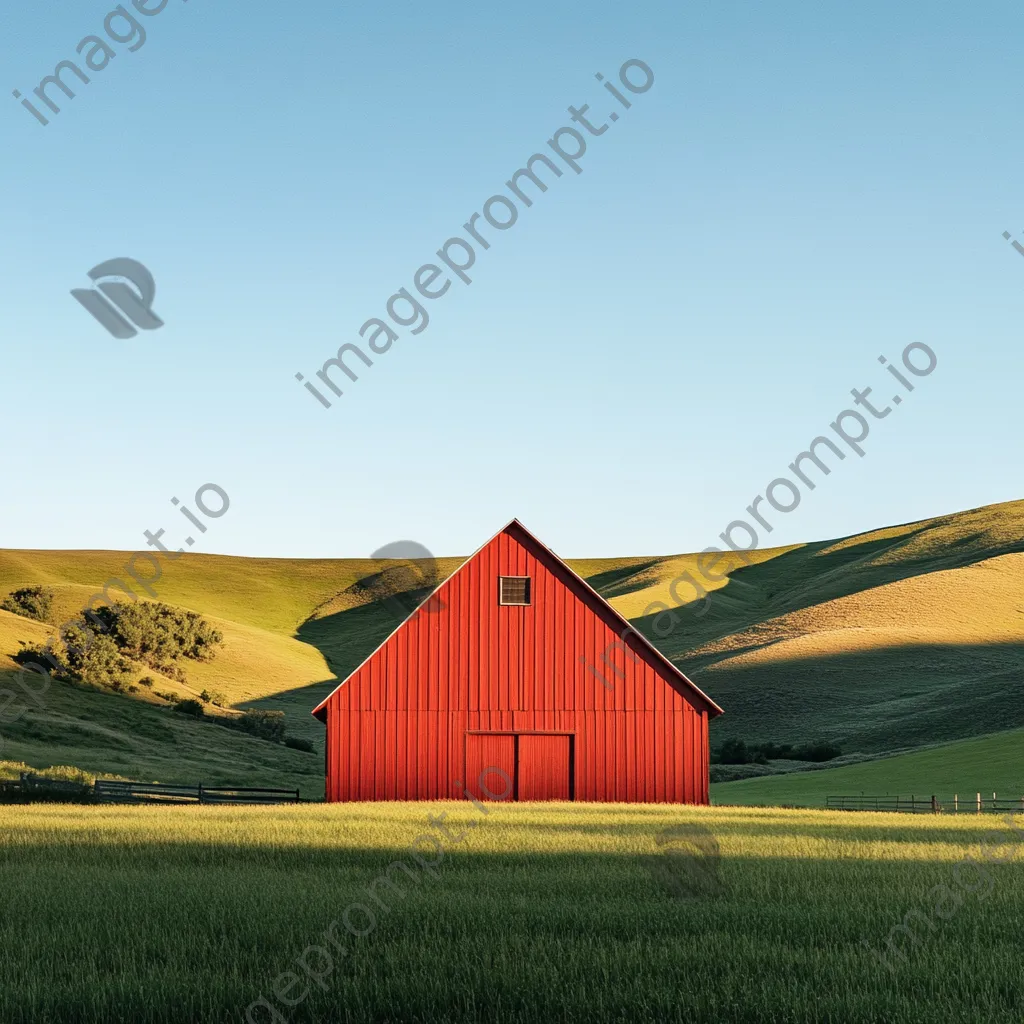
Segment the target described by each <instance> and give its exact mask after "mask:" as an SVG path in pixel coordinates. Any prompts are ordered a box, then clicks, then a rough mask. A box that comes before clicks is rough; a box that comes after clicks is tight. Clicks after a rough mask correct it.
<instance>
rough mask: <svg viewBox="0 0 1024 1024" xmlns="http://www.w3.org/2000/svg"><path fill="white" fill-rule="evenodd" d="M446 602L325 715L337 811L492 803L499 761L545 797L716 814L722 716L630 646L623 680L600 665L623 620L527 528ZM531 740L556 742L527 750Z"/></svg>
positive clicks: (618, 659)
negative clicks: (712, 724) (710, 805)
mask: <svg viewBox="0 0 1024 1024" xmlns="http://www.w3.org/2000/svg"><path fill="white" fill-rule="evenodd" d="M499 576H529V577H530V578H531V590H532V595H531V604H530V605H528V606H501V605H499V604H498V577H499ZM438 600H439V601H440V604H441V605H442V606H443V607H442V608H441V609H440V610H438V611H435V612H430V611H427V610H426V609H421V610H420V611H419V612H417V613H416V615H415V616H413V617H412V618H411V619H409V620H407V621H406V622H405V623H404V624H403V626H402V627H401V628H399V629H398V630H397V631H396V632H395V633H394V634H393V635H392V636H391V637H390V638H389V639H388V640H387V641H386V642H385V643H384V644H383V645H382V646H381V647H380V648H379V649H378V650H377V651H376V652H375V653H374V654H373V655H372V656H371V657H370V658H368V659H367V661H365V662H364V663H363V664H362V665H361V666H360V668H358V669H357V670H356V671H355V672H354V673H353V674H352V675H351V676H350V677H349V678H348V680H347V681H346V682H345V683H344V684H343V685H341V686H339V687H338V689H336V690H335V691H334V693H332V694H331V696H330V697H328V698H327V700H326V701H324V703H323V704H322V705H321V706H320V707H319V708H317V710H316V711H315V712H314V714H316V715H317V717H318V718H320V719H321V720H324V721H326V722H327V799H328V800H436V799H465V796H466V791H467V790H468V791H469V793H470V794H471V795H474V796H480V795H482V796H484V797H486V796H487V795H488V794H487V793H483V794H481V791H480V785H479V782H480V781H481V780H479V778H478V777H479V773H480V771H481V770H482V769H483V768H485V767H490V766H492V765H493V766H496V767H498V768H501V770H502V771H504V772H506V773H508V774H509V775H511V776H512V777H513V781H515V782H517V783H518V784H519V785H522V786H523V787H524V789H525V791H527V792H528V793H529V794H532V796H531V797H530V798H533V799H562V798H565V797H563V796H562V795H561V794H562V793H563V791H564V790H565V789H566V788H567V787H571V789H572V796H573V798H574V799H576V800H597V801H630V802H675V803H707V802H708V717H709V714H710V715H711V716H713V715H715V714H717V713H718V711H719V709H718V708H717V707H716V706H715V705H714V704H712V703H711V702H710V701H709V700H707V698H705V697H703V695H702V694H701V693H700V691H699V690H697V689H696V688H694V687H692V684H689V685H687V684H688V681H686V680H685V679H684V680H681V679H680V677H679V676H678V675H677V674H676V673H674V672H673V671H672V670H671V669H670V668H669V667H668V666H666V665H665V664H664V662H663V661H662V660H661V659H660V658H659V657H658V656H657V655H655V654H654V653H653V652H651V651H648V650H647V649H646V648H645V646H644V645H643V644H640V643H637V642H636V641H635V640H632V639H631V640H630V647H631V650H632V651H633V652H634V654H635V659H634V658H633V657H629V656H627V655H625V654H624V653H623V652H621V651H616V650H614V649H613V650H612V651H611V652H610V653H609V657H610V658H612V659H613V660H614V664H615V665H616V666H618V667H619V670H620V671H621V673H622V678H619V676H618V675H616V674H615V672H614V671H613V670H612V669H610V668H609V667H608V666H607V665H606V664H605V663H604V662H602V661H601V656H602V655H603V654H605V653H606V652H607V651H608V649H609V645H611V644H613V643H615V642H616V641H617V640H618V636H619V634H621V632H622V630H623V628H624V627H623V623H622V622H621V621H620V620H619V619H618V617H617V616H616V615H615V614H614V613H613V612H611V610H610V609H608V607H607V606H606V605H605V604H604V602H603V601H602V600H601V599H600V598H598V597H597V596H596V595H594V594H593V593H592V592H591V591H590V590H589V588H587V587H586V586H585V585H583V584H581V583H580V582H579V580H578V579H577V578H576V577H575V576H574V575H573V574H572V573H571V572H570V571H569V570H568V569H567V568H566V567H565V566H564V565H563V564H562V563H561V562H560V561H559V560H558V559H557V558H556V557H555V556H553V555H552V554H551V553H550V552H548V551H547V550H546V549H545V548H544V547H543V546H542V545H540V544H539V543H538V542H537V541H535V540H534V538H533V537H532V536H531V535H530V534H529V533H528V532H527V531H526V530H525V529H523V528H522V527H521V526H519V524H518V523H516V522H513V523H512V524H510V525H509V526H508V527H506V528H505V529H504V530H503V531H502V532H501V533H499V534H498V535H497V536H496V537H494V538H493V539H492V540H491V541H490V542H489V543H488V544H487V545H486V546H485V547H484V548H482V549H481V550H480V551H478V552H477V554H476V555H474V556H473V558H472V559H470V560H469V561H468V562H466V563H465V564H464V565H463V566H462V567H461V568H460V569H459V570H458V571H457V572H456V573H454V574H453V575H452V576H451V577H450V578H449V579H448V580H447V581H446V582H445V583H444V584H443V585H442V586H441V588H440V589H439V590H438V591H437V593H436V596H435V599H434V602H437V601H438ZM434 602H432V603H434ZM435 607H436V604H435ZM581 658H586V659H587V661H588V662H589V663H590V664H591V665H596V666H599V667H600V669H601V671H602V672H603V674H604V677H605V679H606V680H607V681H608V683H610V684H612V685H611V688H610V689H608V688H606V687H605V686H604V685H602V683H601V682H600V680H598V679H597V678H595V676H594V675H593V674H591V673H590V672H588V671H587V670H586V668H585V667H584V665H583V664H582V663H581ZM480 734H506V735H504V736H501V735H489V736H484V737H481V735H480ZM529 734H540V735H542V736H543V734H547V735H548V737H549V738H548V739H546V740H545V739H540V740H532V739H528V740H525V743H524V737H525V736H527V735H529ZM517 736H518V739H516V737H517ZM559 736H560V737H562V738H555V737H559ZM570 738H571V742H570ZM513 741H514V742H513ZM563 758H568V759H569V761H570V762H571V764H563ZM484 761H487V762H488V763H487V764H484V763H483V762H484ZM570 769H571V771H570ZM482 781H483V785H484V786H485V787H486V789H487V790H490V792H491V793H492V794H502V793H503V791H504V790H505V789H506V788H507V787H506V786H505V783H504V782H503V781H502V777H501V775H499V774H493V773H492V774H491V775H489V776H488V777H487V778H485V779H483V780H482ZM514 795H515V793H514V792H509V793H508V794H507V795H506V796H505V798H506V799H513V798H514ZM520 798H521V799H526V798H527V796H526V795H523V796H521V797H520Z"/></svg>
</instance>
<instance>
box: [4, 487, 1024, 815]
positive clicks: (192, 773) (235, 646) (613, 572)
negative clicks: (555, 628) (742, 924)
mask: <svg viewBox="0 0 1024 1024" xmlns="http://www.w3.org/2000/svg"><path fill="white" fill-rule="evenodd" d="M126 557H127V555H126V554H125V553H123V552H113V551H26V550H0V598H2V597H3V596H5V595H6V594H7V593H9V592H10V591H12V590H14V589H17V588H19V587H24V586H33V585H44V586H46V587H48V588H49V589H51V590H52V591H53V592H54V594H55V602H54V603H55V607H54V611H53V614H52V616H51V618H52V619H53V623H51V624H50V625H49V626H48V625H44V624H41V623H37V622H33V621H31V620H28V619H24V618H21V617H19V616H16V615H13V614H10V613H8V612H2V611H0V686H2V685H3V682H4V677H5V676H6V677H7V678H8V679H9V678H10V677H11V675H12V673H13V672H14V671H15V670H16V665H15V663H14V662H13V660H12V657H13V656H14V655H16V654H17V652H18V650H19V649H20V648H21V647H22V646H32V645H34V644H37V643H39V642H41V641H42V640H43V639H44V638H45V636H46V634H47V632H48V631H49V630H50V629H52V626H53V625H55V624H56V623H58V622H62V621H65V620H66V619H68V618H71V617H73V616H74V615H75V614H76V613H77V612H78V611H79V610H80V609H81V607H82V605H83V604H84V603H85V601H86V600H87V599H88V598H89V596H90V595H91V594H93V593H94V592H95V591H96V590H97V589H98V587H99V585H100V584H101V582H102V581H103V580H106V579H108V578H109V577H111V576H119V575H121V574H122V567H123V565H124V562H125V560H126ZM461 561H462V559H461V558H447V559H439V560H438V569H439V571H440V573H441V576H442V578H443V577H444V576H445V575H447V574H448V573H450V572H451V571H453V570H454V569H455V568H456V567H457V566H458V565H459V564H460V563H461ZM751 562H752V564H750V565H739V566H738V567H734V568H733V569H732V571H731V572H729V574H728V576H727V577H726V578H725V579H724V580H723V581H722V582H721V583H720V584H718V586H717V589H716V590H715V593H714V595H713V598H712V600H711V601H710V604H709V609H708V611H707V613H706V614H704V615H698V614H697V613H698V610H699V609H698V606H697V605H696V604H689V605H684V606H683V607H681V608H677V609H675V615H676V616H677V617H678V624H677V625H676V627H675V628H674V630H673V631H672V632H671V633H670V634H669V635H668V636H660V637H659V636H658V635H656V633H655V630H654V622H655V617H654V616H653V615H645V611H646V610H649V609H650V607H651V605H652V602H663V603H664V604H665V605H668V606H670V607H674V606H675V605H676V601H675V600H674V599H673V597H672V596H671V595H670V585H671V582H672V580H673V579H675V578H676V577H677V576H678V575H679V574H680V573H682V572H684V571H686V570H687V569H690V570H691V571H693V572H694V573H695V575H696V572H697V556H696V555H671V556H666V557H655V558H637V557H632V558H630V557H626V558H605V559H578V560H574V561H571V562H570V564H571V565H572V567H573V568H574V569H575V570H576V571H577V572H578V573H580V575H582V576H583V577H584V578H586V579H587V580H588V582H589V583H590V584H591V585H592V586H594V587H595V589H597V590H598V591H599V592H600V593H601V594H603V595H604V596H605V597H606V598H608V599H609V600H610V601H611V603H612V604H613V605H614V606H615V607H616V608H617V609H618V610H619V611H620V612H621V613H622V614H624V615H625V616H626V617H628V618H629V619H630V620H631V621H632V622H633V623H634V625H635V626H636V627H637V628H638V629H639V630H640V631H641V632H643V633H644V634H645V635H647V636H648V637H650V638H651V639H652V640H653V641H654V642H655V643H656V644H657V646H659V647H660V648H661V650H662V651H664V652H665V653H666V655H668V656H669V657H670V658H671V659H672V660H673V661H674V662H675V663H676V664H678V665H679V666H680V667H681V668H682V669H683V670H684V671H686V672H687V673H688V674H690V675H691V676H692V677H693V678H694V680H695V681H696V682H697V683H698V685H700V686H701V687H702V688H703V689H704V690H705V691H706V692H707V693H708V694H709V695H711V696H712V697H713V698H714V699H715V700H716V701H717V702H718V703H719V704H721V705H722V706H723V707H724V708H725V710H726V714H725V715H724V716H722V717H721V718H720V719H718V720H716V722H715V723H714V725H713V726H712V743H713V744H718V743H720V742H721V741H722V740H723V739H725V738H730V737H732V738H739V739H743V740H745V741H747V742H764V741H774V742H796V743H799V742H806V741H809V740H813V739H818V738H822V739H828V740H831V741H833V742H835V743H837V744H839V745H840V746H841V747H842V749H843V751H844V752H845V753H854V752H864V753H869V754H881V753H884V752H886V751H894V750H902V749H905V748H910V747H917V746H924V745H927V744H935V743H938V742H943V741H954V740H963V739H967V738H970V737H975V736H982V735H986V734H991V733H995V732H999V731H1001V730H1007V729H1013V728H1016V727H1022V726H1024V502H1020V501H1018V502H1010V503H1006V504H1001V505H994V506H987V507H985V508H980V509H974V510H971V511H966V512H960V513H955V514H952V515H947V516H942V517H938V518H935V519H931V520H926V521H923V522H917V523H910V524H905V525H901V526H895V527H888V528H885V529H879V530H875V531H871V532H868V533H864V534H859V535H857V536H854V537H847V538H843V539H841V540H836V541H828V542H815V543H811V544H804V545H797V546H792V547H787V548H775V549H766V550H763V551H759V552H756V553H754V554H753V555H752V557H751ZM156 589H157V591H158V595H159V600H161V601H163V602H165V603H167V604H171V605H176V606H179V607H182V608H186V609H190V610H192V611H195V612H199V613H200V614H202V615H203V616H205V617H206V618H207V619H208V620H210V621H211V622H212V623H213V624H214V625H215V626H216V627H217V628H218V629H219V630H220V631H221V632H222V633H223V635H224V646H223V649H222V650H221V651H220V653H219V655H218V657H217V658H216V660H214V661H212V662H209V663H197V664H190V665H189V668H188V674H187V680H186V682H185V683H179V682H175V681H174V680H170V679H162V678H159V679H157V681H156V685H154V686H153V687H152V690H151V691H150V690H145V689H144V688H140V689H139V692H138V693H134V694H130V695H129V694H116V693H111V692H109V691H98V690H93V689H89V688H83V687H74V686H70V685H68V684H63V683H55V684H54V685H53V687H52V688H51V690H50V692H49V693H48V694H47V695H46V697H45V700H43V701H42V702H41V703H40V705H39V706H38V707H33V708H32V709H31V710H29V711H27V712H26V713H25V714H24V715H23V716H22V717H21V718H19V720H18V721H16V722H14V723H12V724H10V725H6V726H4V727H3V728H2V729H0V733H2V736H3V738H4V740H5V744H6V745H5V747H4V749H3V750H2V751H0V758H5V759H15V760H22V761H25V762H26V763H29V764H32V765H35V766H39V767H45V766H48V765H51V764H55V763H67V764H73V765H76V766H78V767H82V768H85V769H87V770H90V771H94V772H97V771H107V772H112V773H117V774H120V775H129V776H133V777H140V778H146V779H160V780H161V781H196V780H198V779H200V778H201V779H202V780H203V781H207V782H209V783H210V784H213V783H215V782H221V783H242V782H251V783H252V784H266V785H270V784H280V785H289V786H300V787H301V788H302V790H303V793H304V795H307V796H311V797H312V796H316V795H319V794H320V793H321V792H322V773H321V762H322V759H321V757H320V755H319V753H314V754H309V753H306V752H303V751H298V750H292V749H288V748H284V747H282V746H279V745H276V744H271V743H267V742H265V741H263V740H259V739H256V738H253V737H250V736H247V735H245V734H241V733H237V732H233V731H231V730H227V729H223V728H219V727H217V726H215V725H211V724H209V723H205V722H201V721H200V722H196V721H191V720H188V719H186V718H185V716H181V715H173V714H172V713H170V710H169V706H168V704H167V702H166V701H164V700H163V699H161V698H160V697H158V696H156V693H157V692H165V693H166V692H174V693H177V694H179V695H180V696H190V695H194V694H195V693H197V692H199V691H201V690H203V689H208V690H210V691H219V692H220V693H222V694H224V695H225V697H226V698H227V703H229V704H230V705H231V706H233V707H235V708H264V709H274V710H283V711H284V712H285V713H286V716H287V722H288V730H289V732H290V733H291V734H292V735H295V736H299V737H305V738H308V739H310V740H312V741H313V742H314V743H315V744H316V745H317V747H318V751H319V750H320V749H321V741H322V733H321V726H320V725H319V724H318V723H317V722H315V721H314V720H313V719H312V718H311V716H310V715H309V711H310V709H311V708H312V707H314V706H315V705H316V703H317V702H318V701H319V700H320V699H322V697H323V696H324V695H326V693H328V692H329V691H330V690H331V689H332V688H333V687H334V686H335V685H336V684H337V679H338V678H339V677H343V676H344V675H346V674H347V673H348V672H350V671H351V670H352V669H353V668H354V667H355V666H356V665H358V664H359V662H360V661H361V660H362V659H363V658H364V657H365V656H366V655H367V654H368V653H369V652H370V651H371V650H372V649H373V648H374V647H375V646H376V645H377V644H378V643H379V642H380V641H381V640H382V639H383V638H384V637H385V636H386V635H387V634H388V633H389V632H390V631H391V630H392V629H393V628H394V626H395V625H396V624H397V622H398V621H400V618H401V614H400V611H397V610H396V606H395V603H394V602H386V601H383V600H381V595H382V593H385V592H393V593H398V594H400V595H401V596H402V600H404V601H405V602H406V604H407V606H411V603H412V602H413V601H414V600H415V599H416V597H417V596H418V595H419V594H420V593H421V591H417V590H416V589H415V578H414V577H413V575H412V574H411V573H410V572H409V571H408V570H407V569H403V567H402V566H401V565H399V564H396V565H388V566H385V565H383V564H382V563H380V562H375V561H371V560H369V559H257V558H238V557H228V556H217V555H192V554H187V555H183V556H182V557H181V558H180V559H178V560H177V561H176V562H174V563H173V564H172V565H169V566H168V567H167V568H166V571H165V572H164V575H163V577H162V578H161V579H160V580H159V581H158V582H157V583H156ZM662 632H664V630H662ZM138 675H139V676H142V675H150V676H154V673H153V672H152V671H151V670H144V669H142V667H141V666H140V669H139V673H138ZM884 763H885V762H884V761H872V762H870V764H866V765H863V766H853V767H857V768H860V769H862V770H865V771H866V770H868V768H869V767H871V766H872V765H879V764H884ZM853 767H851V768H850V769H843V770H853ZM837 770H838V769H837ZM822 774H824V773H822V772H813V773H806V776H805V774H803V773H802V774H801V775H800V776H799V777H795V776H794V777H793V778H792V779H790V780H788V782H787V784H789V783H790V782H791V784H792V785H803V786H808V785H811V782H810V781H807V780H809V779H810V778H811V776H820V775H822ZM769 781H772V782H776V781H778V780H751V781H749V782H744V783H729V784H726V785H730V786H733V787H740V786H747V787H755V788H754V790H753V792H762V791H763V792H767V791H768V789H769V788H770V787H768V782H769ZM779 784H780V785H781V783H779ZM981 784H982V780H980V779H979V780H978V785H981ZM759 785H760V786H762V787H764V788H763V790H759V789H757V788H756V787H757V786H759ZM986 785H987V784H986ZM862 788H863V787H862ZM982 788H985V787H984V786H983V787H982ZM989 788H991V787H989ZM734 792H740V790H738V789H735V790H734Z"/></svg>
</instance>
